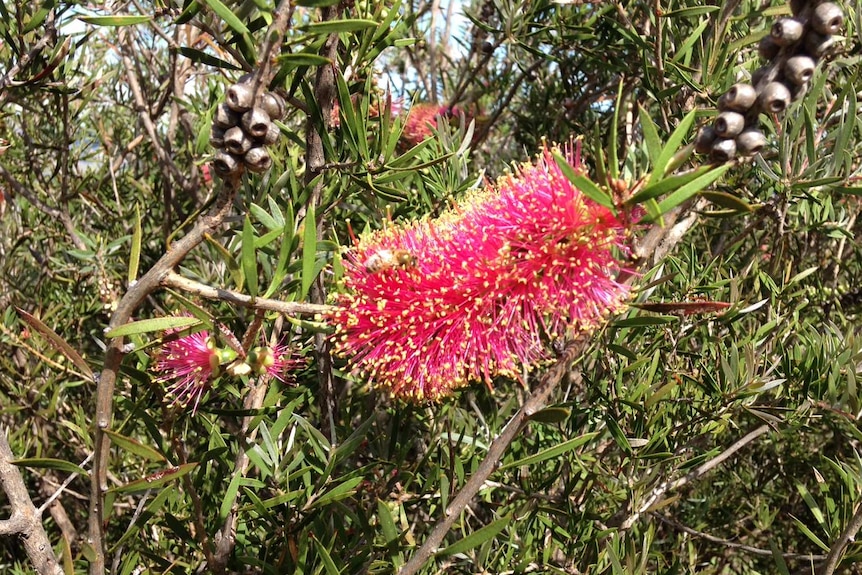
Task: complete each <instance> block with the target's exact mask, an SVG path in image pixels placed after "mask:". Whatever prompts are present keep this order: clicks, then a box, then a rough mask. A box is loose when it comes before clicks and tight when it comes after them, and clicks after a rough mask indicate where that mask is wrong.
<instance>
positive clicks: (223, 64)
mask: <svg viewBox="0 0 862 575" xmlns="http://www.w3.org/2000/svg"><path fill="white" fill-rule="evenodd" d="M177 51H178V52H179V53H180V54H182V55H183V56H185V57H186V58H188V59H189V60H191V61H192V62H197V63H199V64H205V65H207V66H212V67H213V68H224V69H226V70H242V67H240V66H237V65H236V64H231V63H230V62H228V61H227V60H222V59H221V58H216V57H215V56H213V55H212V54H207V53H206V52H204V51H203V50H198V49H196V48H189V47H188V46H180V47H179V48H178V49H177Z"/></svg>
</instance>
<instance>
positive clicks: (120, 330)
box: [105, 316, 201, 338]
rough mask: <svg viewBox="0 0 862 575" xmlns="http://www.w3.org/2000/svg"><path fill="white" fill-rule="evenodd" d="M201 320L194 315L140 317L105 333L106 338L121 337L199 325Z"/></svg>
mask: <svg viewBox="0 0 862 575" xmlns="http://www.w3.org/2000/svg"><path fill="white" fill-rule="evenodd" d="M200 323H201V320H199V319H198V318H196V317H185V316H181V317H157V318H153V319H142V320H141V321H133V322H130V323H127V324H124V325H121V326H120V327H116V328H114V329H112V330H110V331H109V332H107V333H106V334H105V337H107V338H114V337H123V336H127V335H137V334H141V333H150V332H153V331H165V330H167V329H180V328H184V327H189V326H194V325H199V324H200Z"/></svg>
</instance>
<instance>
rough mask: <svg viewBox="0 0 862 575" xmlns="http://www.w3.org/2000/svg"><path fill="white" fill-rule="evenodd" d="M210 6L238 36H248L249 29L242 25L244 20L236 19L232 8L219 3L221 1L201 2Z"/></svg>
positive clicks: (207, 0) (203, 0)
mask: <svg viewBox="0 0 862 575" xmlns="http://www.w3.org/2000/svg"><path fill="white" fill-rule="evenodd" d="M201 1H202V2H203V3H204V4H206V5H207V6H209V7H210V8H211V9H212V11H213V12H215V13H216V14H218V16H219V18H221V19H222V20H224V22H225V24H227V25H228V26H229V27H230V28H231V30H233V31H234V32H236V33H237V34H248V28H246V26H245V24H243V23H242V20H240V19H239V18H237V17H236V14H234V13H233V12H232V11H231V9H230V8H228V7H227V6H225V5H224V4H222V3H221V2H219V0H201Z"/></svg>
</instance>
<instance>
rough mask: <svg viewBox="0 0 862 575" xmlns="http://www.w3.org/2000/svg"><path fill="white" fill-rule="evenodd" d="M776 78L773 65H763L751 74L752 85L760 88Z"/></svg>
mask: <svg viewBox="0 0 862 575" xmlns="http://www.w3.org/2000/svg"><path fill="white" fill-rule="evenodd" d="M774 78H775V69H774V68H772V67H771V66H761V67H760V68H758V69H757V70H755V71H754V73H753V74H752V75H751V85H752V86H754V87H756V88H758V89H760V88H761V84H768V83H769V82H771V81H772V80H773V79H774Z"/></svg>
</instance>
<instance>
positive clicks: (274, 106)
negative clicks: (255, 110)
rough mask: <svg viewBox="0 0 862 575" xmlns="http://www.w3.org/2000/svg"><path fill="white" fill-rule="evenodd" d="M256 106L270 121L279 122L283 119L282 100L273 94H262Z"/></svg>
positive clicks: (283, 107) (283, 108) (283, 106)
mask: <svg viewBox="0 0 862 575" xmlns="http://www.w3.org/2000/svg"><path fill="white" fill-rule="evenodd" d="M257 105H258V106H260V107H261V108H263V111H264V112H266V114H267V115H268V116H269V117H270V119H272V120H281V119H282V118H284V112H285V105H284V100H283V99H282V97H281V96H279V95H278V94H276V93H275V92H265V93H264V94H262V95H261V96H260V98H258V100H257Z"/></svg>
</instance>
